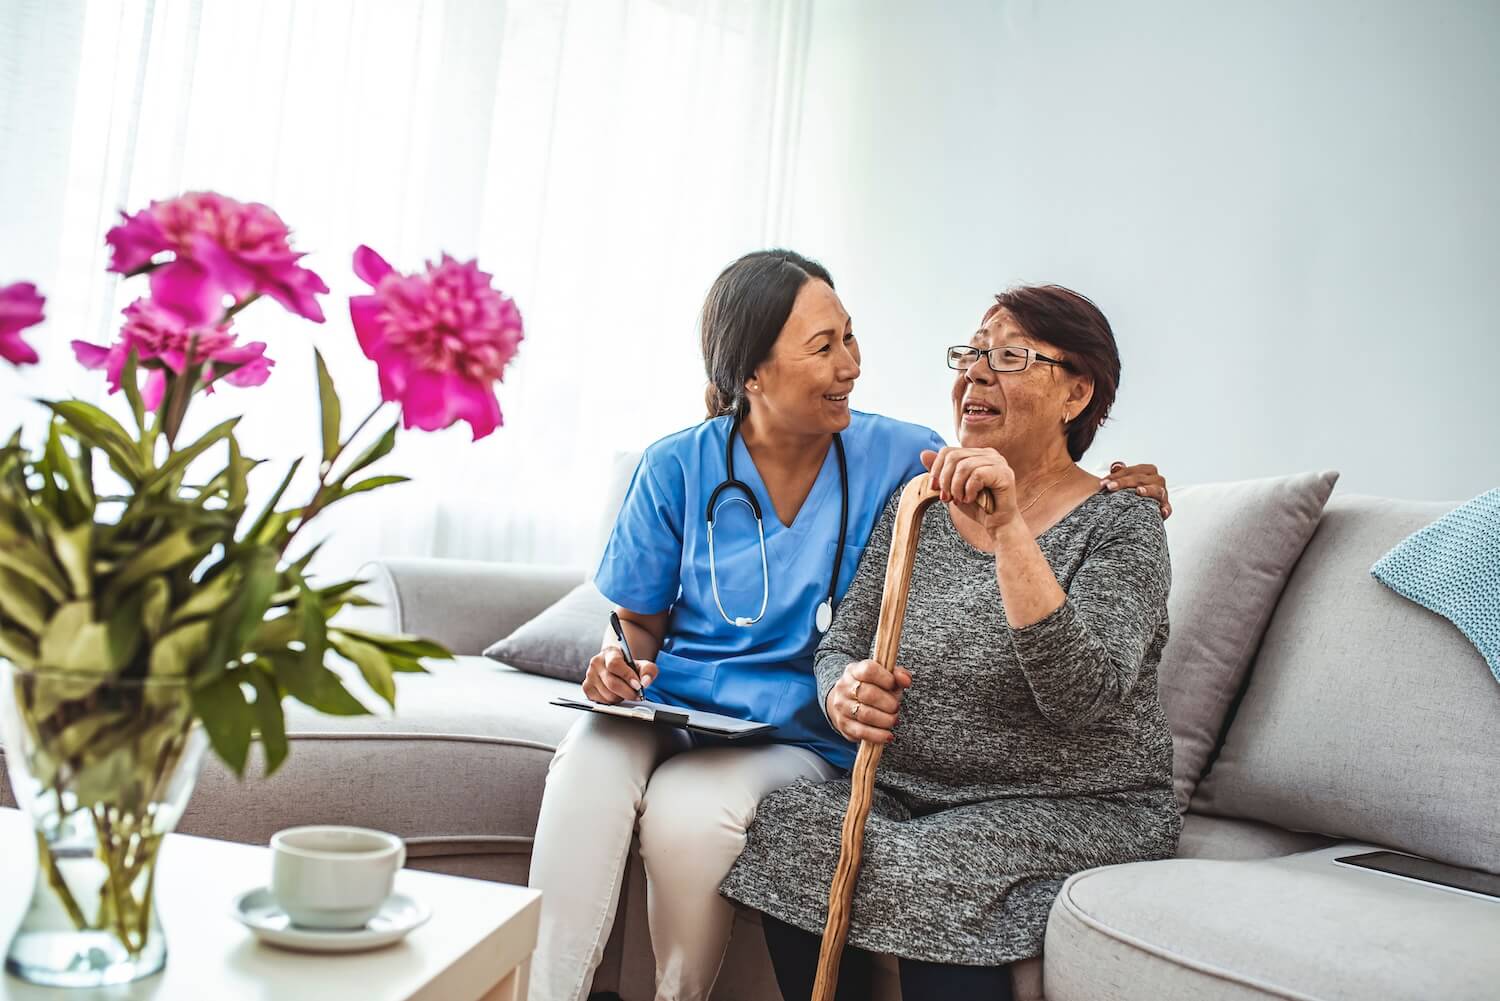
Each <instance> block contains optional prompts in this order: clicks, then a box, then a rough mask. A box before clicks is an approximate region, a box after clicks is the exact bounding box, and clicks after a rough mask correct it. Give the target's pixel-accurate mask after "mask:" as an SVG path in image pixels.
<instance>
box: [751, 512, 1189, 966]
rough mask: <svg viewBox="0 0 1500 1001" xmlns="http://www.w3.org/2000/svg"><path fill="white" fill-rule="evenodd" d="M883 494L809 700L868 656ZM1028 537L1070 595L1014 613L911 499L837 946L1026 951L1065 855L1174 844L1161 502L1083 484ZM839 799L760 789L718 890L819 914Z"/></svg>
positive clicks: (805, 787)
mask: <svg viewBox="0 0 1500 1001" xmlns="http://www.w3.org/2000/svg"><path fill="white" fill-rule="evenodd" d="M895 505H896V498H895V497H893V498H892V500H891V503H890V504H889V505H887V508H886V511H885V514H884V516H883V517H882V518H881V520H880V523H879V524H878V525H877V527H876V529H875V532H874V534H873V535H872V536H871V538H870V542H869V545H868V548H867V549H866V551H865V555H864V557H863V558H862V559H861V560H860V565H859V571H858V573H857V574H856V575H855V578H854V582H853V584H852V585H851V586H850V588H849V593H848V594H847V595H846V596H845V598H844V601H843V603H842V604H841V605H840V607H839V611H838V616H837V617H836V619H835V620H834V624H833V628H832V629H830V630H829V632H828V635H827V636H826V637H825V638H824V640H823V643H822V644H821V646H820V647H819V648H818V654H817V659H816V668H815V669H816V671H817V675H818V690H819V695H820V700H821V701H822V702H823V703H825V704H826V698H827V694H828V691H829V689H830V688H832V686H833V683H834V682H835V681H836V680H838V678H839V677H840V676H841V675H842V674H843V671H844V667H845V665H846V664H848V663H850V662H851V661H856V660H862V659H864V658H866V657H869V656H871V655H872V647H873V643H874V638H875V626H876V622H877V620H878V618H879V614H880V597H881V592H882V588H883V584H884V578H885V564H886V555H887V553H888V552H889V549H890V542H891V533H892V523H893V520H894V514H895ZM1037 542H1038V544H1039V545H1040V546H1041V549H1042V552H1043V553H1044V554H1045V555H1046V558H1047V561H1048V563H1050V564H1051V566H1052V569H1053V571H1054V573H1056V575H1057V579H1058V582H1059V583H1060V584H1061V585H1062V588H1063V590H1064V591H1065V592H1067V595H1068V597H1067V600H1066V601H1065V602H1064V603H1063V604H1062V606H1061V607H1060V608H1058V609H1057V610H1056V611H1055V612H1053V613H1052V614H1051V615H1049V616H1048V617H1047V618H1045V619H1043V620H1042V621H1040V622H1037V623H1035V624H1033V625H1030V626H1027V627H1025V628H1023V629H1013V628H1011V627H1010V626H1009V624H1008V623H1007V622H1006V620H1005V609H1004V606H1003V605H1002V603H1001V599H1000V592H999V588H998V586H997V584H996V581H995V562H994V556H993V555H991V554H988V553H984V552H981V551H980V550H978V549H975V548H974V547H973V546H970V545H969V544H968V543H967V542H965V541H964V540H963V538H962V537H961V536H959V534H958V532H957V530H956V529H955V528H954V527H953V523H952V521H951V520H950V518H949V516H948V511H947V508H946V507H944V506H943V505H940V504H939V505H933V506H932V507H931V508H930V509H929V510H928V511H927V512H926V514H925V515H924V516H923V520H922V530H921V540H920V543H919V545H918V552H917V560H916V566H915V569H914V572H913V574H912V585H911V591H910V597H909V599H908V604H907V610H906V620H905V623H904V625H903V627H902V635H901V648H900V653H899V654H898V658H897V663H899V664H901V665H902V666H904V667H906V668H908V669H909V670H910V671H911V672H912V675H913V683H912V686H911V688H910V689H909V690H908V691H907V693H906V696H905V698H904V700H903V704H902V707H901V712H900V717H899V722H898V724H897V726H896V741H895V743H894V744H892V745H890V746H889V747H887V748H886V750H885V753H884V756H883V758H882V759H881V763H880V769H879V771H878V773H877V779H876V793H875V798H874V804H873V807H872V809H871V812H870V818H869V821H868V823H867V825H866V828H865V842H864V861H863V864H862V865H861V868H860V875H859V882H858V887H857V890H856V893H855V901H854V909H853V915H852V919H851V923H850V932H849V944H850V945H852V946H855V947H858V948H863V949H867V950H870V951H872V952H885V953H892V954H894V955H897V956H903V957H909V958H912V959H921V960H927V961H932V962H948V963H960V964H966V965H976V966H977V965H983V966H993V965H1000V964H1003V963H1009V962H1013V961H1016V960H1020V959H1025V958H1028V957H1031V956H1036V955H1039V954H1040V953H1041V944H1042V934H1043V932H1044V930H1045V928H1046V921H1047V912H1048V910H1049V908H1050V907H1051V905H1052V902H1053V900H1054V899H1055V898H1056V896H1057V890H1058V888H1059V887H1060V886H1061V885H1062V882H1063V880H1064V879H1066V878H1067V877H1068V876H1069V875H1070V874H1072V873H1074V872H1078V871H1080V870H1082V869H1087V868H1091V867H1093V866H1098V865H1108V864H1112V863H1118V862H1129V861H1134V860H1139V859H1154V858H1167V857H1170V856H1172V855H1173V854H1175V852H1176V847H1177V837H1178V834H1179V833H1180V831H1181V827H1182V824H1181V819H1180V817H1179V816H1178V813H1177V808H1176V803H1175V801H1174V799H1173V795H1172V737H1171V733H1170V731H1169V730H1168V729H1167V721H1166V717H1165V716H1164V715H1163V713H1162V708H1161V702H1160V701H1159V700H1158V698H1157V687H1156V665H1157V662H1158V661H1159V660H1160V658H1161V651H1162V647H1163V645H1165V643H1166V640H1167V590H1168V588H1169V587H1170V584H1171V565H1170V563H1169V561H1168V558H1167V543H1166V534H1165V532H1164V531H1163V529H1162V523H1161V516H1160V514H1159V512H1158V510H1157V507H1156V504H1155V503H1154V502H1152V501H1149V500H1146V499H1144V498H1142V497H1139V496H1136V495H1134V494H1130V493H1123V492H1122V493H1115V494H1109V493H1099V494H1095V495H1093V496H1091V497H1089V498H1088V499H1087V500H1085V501H1084V502H1083V503H1082V504H1080V505H1079V506H1078V507H1077V508H1075V509H1074V510H1073V511H1072V512H1070V513H1069V514H1067V515H1066V516H1065V517H1064V518H1063V519H1062V520H1061V521H1059V522H1058V523H1057V524H1056V525H1054V526H1052V527H1051V528H1050V529H1048V530H1047V531H1046V532H1044V533H1043V534H1042V535H1041V536H1040V537H1039V538H1038V540H1037ZM848 800H849V781H848V779H847V778H839V779H835V780H833V781H831V782H826V783H813V782H809V781H801V782H798V783H796V784H794V785H792V786H789V787H787V788H785V789H781V790H779V791H777V792H774V793H772V794H771V795H770V796H768V797H766V798H765V799H764V800H762V802H761V805H760V808H759V811H758V814H757V817H756V820H755V822H754V824H753V825H752V826H751V828H750V831H749V835H748V839H747V843H746V847H745V851H744V853H743V854H742V855H741V856H740V859H739V861H738V862H737V863H736V864H735V866H734V868H733V870H732V871H731V872H730V873H729V876H728V877H727V878H726V879H725V881H724V884H723V888H722V890H723V893H724V894H725V895H726V896H728V897H730V898H732V899H734V900H738V901H740V902H742V903H744V904H748V905H749V906H751V907H754V908H756V909H758V910H762V911H765V912H767V913H770V914H773V915H775V916H776V917H778V918H780V919H781V920H783V921H786V922H787V923H789V924H793V925H796V926H798V927H801V928H803V929H806V930H807V931H812V932H821V931H822V929H823V922H824V919H825V916H826V914H827V907H828V888H829V884H830V883H831V882H832V879H833V870H834V866H835V863H836V862H837V860H838V854H839V831H840V827H841V825H842V823H843V816H844V811H845V809H846V807H847V805H848Z"/></svg>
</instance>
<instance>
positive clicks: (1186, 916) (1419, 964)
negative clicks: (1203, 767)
mask: <svg viewBox="0 0 1500 1001" xmlns="http://www.w3.org/2000/svg"><path fill="white" fill-rule="evenodd" d="M1363 850H1368V848H1367V846H1362V845H1358V844H1353V843H1345V844H1341V845H1338V846H1335V847H1333V848H1328V849H1323V850H1320V851H1316V852H1308V853H1305V854H1301V855H1292V856H1288V857H1285V858H1277V859H1266V860H1260V861H1248V862H1246V861H1239V862H1224V861H1210V860H1204V859H1169V860H1165V861H1160V862H1136V863H1132V864H1130V865H1119V866H1110V867H1107V868H1103V869H1091V870H1088V871H1086V872H1082V873H1078V874H1077V875H1075V876H1073V877H1071V878H1069V879H1068V881H1067V882H1066V883H1064V884H1063V887H1062V890H1061V892H1060V893H1059V894H1058V898H1057V901H1056V902H1055V903H1054V904H1053V906H1052V911H1051V913H1050V915H1049V917H1048V921H1047V939H1046V942H1047V946H1046V952H1045V954H1044V956H1043V964H1044V968H1045V969H1044V974H1043V979H1044V982H1045V984H1046V988H1047V1001H1099V999H1100V998H1110V999H1111V1001H1199V999H1202V998H1214V999H1216V1001H1236V999H1251V998H1254V999H1264V998H1278V999H1281V998H1303V999H1313V998H1316V999H1319V1001H1344V999H1347V1001H1368V999H1370V998H1381V999H1383V1001H1402V999H1407V1001H1427V999H1430V998H1444V999H1445V1001H1466V999H1473V1001H1479V999H1481V998H1493V997H1494V996H1495V993H1494V992H1495V985H1496V983H1500V950H1497V949H1496V948H1495V942H1496V941H1500V906H1497V905H1496V904H1495V903H1494V902H1493V901H1488V900H1479V899H1475V898H1473V897H1468V896H1464V895H1462V894H1458V893H1452V892H1450V891H1447V890H1439V889H1434V888H1432V887H1429V886H1422V885H1417V884H1412V883H1407V882H1404V881H1402V880H1398V879H1392V878H1390V877H1387V876H1383V875H1380V874H1378V873H1371V872H1363V871H1360V870H1352V869H1348V868H1345V867H1343V866H1338V865H1335V864H1334V863H1333V861H1332V859H1333V858H1334V857H1335V856H1339V855H1347V854H1353V853H1357V852H1359V851H1363Z"/></svg>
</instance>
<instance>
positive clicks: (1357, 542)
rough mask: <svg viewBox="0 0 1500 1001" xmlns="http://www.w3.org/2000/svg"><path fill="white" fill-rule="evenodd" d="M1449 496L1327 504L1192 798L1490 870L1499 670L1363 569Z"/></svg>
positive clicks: (1496, 844)
mask: <svg viewBox="0 0 1500 1001" xmlns="http://www.w3.org/2000/svg"><path fill="white" fill-rule="evenodd" d="M1449 507H1451V505H1447V504H1435V503H1419V502H1414V501H1394V500H1385V499H1379V498H1372V497H1346V498H1342V499H1339V500H1335V501H1334V502H1332V503H1330V504H1329V505H1328V509H1327V510H1326V511H1325V512H1324V514H1323V521H1322V524H1321V525H1320V526H1319V528H1318V532H1317V535H1316V536H1315V537H1314V538H1313V540H1312V542H1311V543H1310V544H1309V545H1308V547H1307V552H1306V553H1305V554H1304V555H1303V557H1302V560H1301V562H1300V563H1299V564H1298V565H1297V570H1296V572H1295V573H1294V574H1293V575H1292V579H1291V580H1290V581H1289V582H1288V584H1287V588H1286V591H1285V593H1283V595H1282V597H1281V603H1280V604H1279V605H1278V606H1277V609H1276V614H1275V616H1274V617H1273V618H1272V620H1271V624H1270V626H1269V628H1268V629H1267V630H1266V638H1265V642H1264V644H1263V646H1262V648H1261V651H1260V654H1259V656H1258V657H1257V658H1256V662H1255V666H1254V669H1253V671H1252V674H1251V677H1250V685H1249V687H1248V689H1247V690H1246V692H1245V696H1244V699H1243V701H1242V702H1241V704H1240V706H1239V708H1238V711H1237V713H1236V715H1235V718H1234V720H1233V722H1232V723H1231V725H1230V727H1229V730H1228V732H1227V733H1226V734H1225V737H1224V746H1223V748H1222V750H1221V751H1220V753H1219V757H1218V760H1217V761H1216V762H1215V763H1214V765H1213V767H1212V770H1211V771H1210V772H1209V774H1208V776H1207V777H1206V778H1205V779H1204V780H1203V782H1202V783H1201V784H1200V786H1199V787H1198V792H1197V794H1196V795H1195V797H1194V799H1193V809H1194V810H1196V811H1199V812H1202V813H1211V814H1218V815H1223V816H1234V817H1249V818H1254V819H1258V820H1263V821H1267V822H1269V823H1272V824H1275V825H1277V826H1279V827H1285V828H1288V829H1291V830H1302V831H1320V832H1322V833H1325V834H1331V835H1336V836H1339V837H1348V838H1358V839H1360V840H1367V841H1373V842H1376V843H1378V844H1384V845H1390V846H1391V847H1394V848H1399V849H1401V850H1403V851H1408V852H1412V853H1414V854H1417V855H1425V856H1427V857H1430V858H1435V859H1439V860H1441V861H1444V862H1451V863H1454V864H1456V865H1465V866H1472V867H1475V868H1481V869H1487V870H1489V871H1491V872H1500V741H1497V740H1496V739H1495V735H1496V734H1497V733H1500V685H1496V684H1495V679H1494V678H1493V677H1491V676H1490V672H1489V669H1488V668H1487V667H1486V666H1485V663H1484V659H1483V658H1482V657H1480V655H1479V652H1478V651H1477V650H1476V649H1474V646H1473V645H1472V644H1471V643H1470V642H1469V641H1468V640H1466V639H1465V638H1464V637H1463V635H1462V634H1461V633H1459V631H1458V630H1457V629H1456V628H1454V626H1453V624H1452V623H1451V622H1448V621H1447V620H1446V619H1443V618H1442V617H1440V616H1438V615H1434V614H1433V613H1432V612H1429V611H1427V610H1426V609H1424V608H1421V607H1419V606H1417V605H1414V604H1412V603H1411V602H1409V601H1407V600H1406V599H1405V598H1402V597H1400V596H1399V595H1397V594H1395V593H1394V592H1392V591H1390V590H1389V589H1388V588H1386V587H1384V586H1383V585H1382V584H1380V583H1379V582H1378V581H1377V580H1375V579H1374V578H1373V577H1371V576H1370V566H1371V564H1373V563H1374V562H1375V561H1376V560H1377V559H1378V558H1379V557H1380V556H1381V554H1383V553H1385V552H1386V551H1387V550H1389V549H1390V548H1391V546H1392V545H1394V544H1395V543H1396V542H1397V541H1398V540H1400V539H1402V538H1405V537H1406V536H1407V535H1408V534H1410V533H1411V532H1413V531H1415V530H1416V529H1417V528H1420V527H1421V526H1422V525H1424V524H1426V523H1427V522H1429V521H1431V520H1433V519H1434V518H1436V517H1438V516H1439V515H1441V514H1442V513H1443V512H1444V511H1446V510H1448V509H1449Z"/></svg>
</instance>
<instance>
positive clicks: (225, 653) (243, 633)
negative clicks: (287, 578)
mask: <svg viewBox="0 0 1500 1001" xmlns="http://www.w3.org/2000/svg"><path fill="white" fill-rule="evenodd" d="M237 559H238V566H239V570H240V573H242V574H243V578H242V581H241V584H240V586H239V587H237V588H235V590H234V594H233V597H232V599H231V600H230V601H229V603H228V604H226V605H225V606H224V609H223V611H222V612H220V613H219V615H218V616H217V617H216V618H215V621H216V622H217V624H218V625H217V628H216V629H215V630H214V641H213V646H212V647H210V648H209V651H208V653H207V654H205V655H204V663H205V665H206V669H207V670H217V669H218V668H219V667H221V666H223V665H224V664H226V663H228V662H229V660H230V658H231V657H237V656H239V654H240V653H242V652H243V651H244V650H245V649H246V647H247V643H248V641H249V639H250V637H251V636H252V635H253V634H255V632H256V631H257V630H258V629H259V628H260V626H261V624H262V620H264V619H265V617H266V609H267V608H269V607H270V603H271V594H272V593H273V592H274V591H275V590H276V582H277V579H278V577H279V575H278V574H277V572H276V553H275V552H273V551H272V550H270V549H266V548H263V547H256V548H254V549H251V550H248V551H246V552H245V554H244V555H243V556H239V557H237Z"/></svg>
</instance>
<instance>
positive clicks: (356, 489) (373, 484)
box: [339, 476, 411, 497]
mask: <svg viewBox="0 0 1500 1001" xmlns="http://www.w3.org/2000/svg"><path fill="white" fill-rule="evenodd" d="M410 482H411V477H410V476H372V477H370V478H369V479H367V480H360V481H359V482H358V483H356V484H354V486H352V487H340V488H339V496H340V497H348V496H349V495H350V494H360V493H364V492H365V491H366V490H375V489H378V488H380V487H388V486H390V485H392V484H394V483H410Z"/></svg>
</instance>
